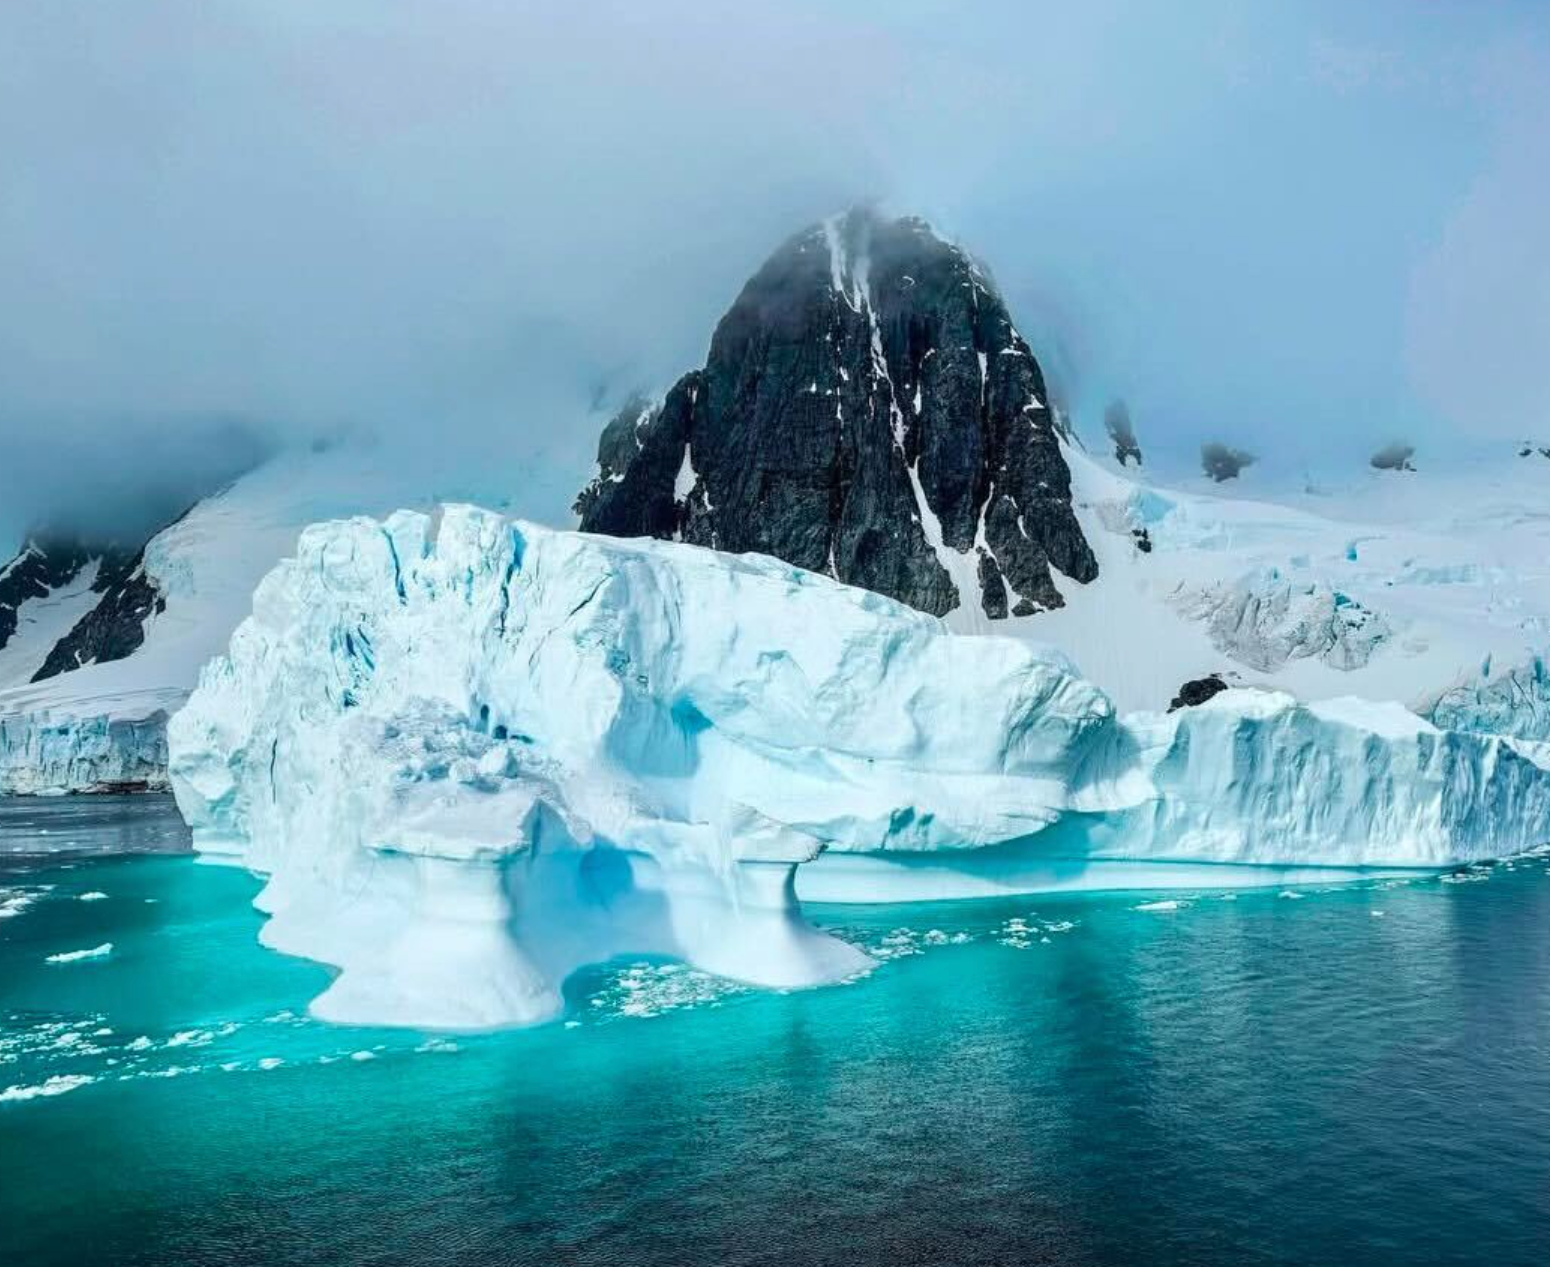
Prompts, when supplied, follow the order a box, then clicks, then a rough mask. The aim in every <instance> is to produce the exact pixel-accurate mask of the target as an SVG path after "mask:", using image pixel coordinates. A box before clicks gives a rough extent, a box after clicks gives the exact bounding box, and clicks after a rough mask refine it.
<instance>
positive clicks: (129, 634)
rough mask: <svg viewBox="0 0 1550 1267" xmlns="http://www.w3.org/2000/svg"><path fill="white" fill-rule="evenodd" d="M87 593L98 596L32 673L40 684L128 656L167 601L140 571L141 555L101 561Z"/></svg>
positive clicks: (120, 556)
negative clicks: (60, 675)
mask: <svg viewBox="0 0 1550 1267" xmlns="http://www.w3.org/2000/svg"><path fill="white" fill-rule="evenodd" d="M92 588H93V589H94V590H96V591H97V592H98V593H100V594H101V595H102V601H101V602H99V603H98V604H97V605H96V606H95V607H94V608H92V610H91V611H90V612H88V613H87V614H86V615H85V616H83V617H82V618H81V619H80V621H79V622H78V623H77V624H76V626H75V627H74V628H73V629H71V630H70V632H69V633H68V634H66V635H65V636H64V637H63V638H61V639H60V640H59V641H58V642H57V643H55V644H54V649H53V650H52V651H50V652H49V653H48V659H46V660H45V661H44V662H43V667H42V668H40V669H39V670H38V671H37V672H36V673H35V674H33V677H32V680H33V681H34V682H42V681H45V680H46V679H48V678H51V677H55V676H56V675H58V674H60V673H68V672H69V671H70V670H71V669H76V668H79V667H80V666H81V665H83V664H105V663H107V662H108V661H110V660H122V659H124V657H126V656H129V655H132V654H133V653H134V652H135V651H137V650H138V649H139V647H140V644H141V643H143V642H144V641H145V622H146V620H148V619H149V618H150V617H151V616H152V615H157V614H160V613H161V612H163V611H165V610H166V607H167V603H166V599H165V598H163V597H162V595H161V592H160V591H159V590H158V589H157V588H156V583H155V582H154V581H153V580H152V579H151V578H150V576H149V575H147V573H146V570H145V550H144V548H143V547H142V548H141V549H140V550H138V551H136V552H135V553H134V554H132V555H129V556H128V557H124V556H122V555H119V556H116V557H111V558H108V559H105V560H104V562H103V565H102V568H101V570H100V571H99V572H98V573H97V580H96V582H95V583H94V584H93V586H92Z"/></svg>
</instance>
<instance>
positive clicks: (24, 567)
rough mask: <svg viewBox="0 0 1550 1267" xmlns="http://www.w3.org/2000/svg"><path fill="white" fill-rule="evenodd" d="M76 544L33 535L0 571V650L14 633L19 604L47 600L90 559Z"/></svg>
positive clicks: (63, 538)
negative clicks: (34, 599)
mask: <svg viewBox="0 0 1550 1267" xmlns="http://www.w3.org/2000/svg"><path fill="white" fill-rule="evenodd" d="M92 557H93V556H92V552H91V550H90V549H89V548H88V547H87V546H86V545H85V544H84V543H83V542H80V541H76V540H72V539H71V538H69V537H66V536H59V535H55V534H50V533H42V532H40V533H34V534H33V535H31V536H29V537H28V538H27V541H26V542H25V543H24V544H23V546H22V548H21V549H20V550H19V551H18V552H17V554H16V557H15V558H14V559H12V560H11V561H10V562H9V563H8V564H6V565H5V567H4V568H0V651H3V650H4V649H5V646H6V644H7V643H8V642H10V640H11V638H12V636H13V635H14V634H15V633H16V625H17V616H18V613H19V612H20V610H21V607H22V604H23V603H25V602H27V601H28V600H29V599H33V598H47V597H48V596H49V594H51V593H52V592H53V591H54V590H57V589H60V588H62V587H63V586H66V585H68V584H69V583H70V582H71V581H73V580H75V578H76V577H77V576H79V575H80V573H81V569H82V568H84V567H86V566H87V564H89V563H90V562H91V560H92Z"/></svg>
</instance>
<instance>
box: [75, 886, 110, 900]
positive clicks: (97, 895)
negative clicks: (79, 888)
mask: <svg viewBox="0 0 1550 1267" xmlns="http://www.w3.org/2000/svg"><path fill="white" fill-rule="evenodd" d="M107 896H108V895H107V894H106V893H101V892H99V891H97V890H96V889H93V890H92V891H91V892H90V893H82V894H81V896H80V900H81V901H82V902H101V901H102V900H103V899H104V898H106V897H107Z"/></svg>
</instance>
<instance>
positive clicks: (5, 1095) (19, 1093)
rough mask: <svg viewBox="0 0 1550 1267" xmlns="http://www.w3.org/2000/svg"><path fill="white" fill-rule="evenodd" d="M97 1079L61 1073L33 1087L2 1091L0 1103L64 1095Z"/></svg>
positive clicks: (81, 1074)
mask: <svg viewBox="0 0 1550 1267" xmlns="http://www.w3.org/2000/svg"><path fill="white" fill-rule="evenodd" d="M95 1081H96V1079H95V1078H93V1077H92V1076H91V1075H90V1074H84V1073H61V1074H55V1075H54V1076H53V1077H52V1078H49V1079H47V1080H45V1081H43V1082H39V1083H35V1084H33V1085H32V1086H13V1087H7V1088H6V1089H5V1090H4V1091H0V1103H10V1102H14V1101H18V1100H35V1099H37V1098H38V1097H39V1096H46V1095H63V1094H64V1093H65V1092H66V1091H74V1090H75V1089H76V1088H77V1087H84V1086H86V1085H87V1084H88V1083H91V1082H95Z"/></svg>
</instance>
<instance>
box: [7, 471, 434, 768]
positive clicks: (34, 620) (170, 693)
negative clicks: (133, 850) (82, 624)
mask: <svg viewBox="0 0 1550 1267" xmlns="http://www.w3.org/2000/svg"><path fill="white" fill-rule="evenodd" d="M391 459H392V455H391V454H389V453H386V452H375V451H370V450H365V451H363V450H361V449H355V448H350V449H339V450H335V451H332V452H328V453H321V454H319V453H293V454H287V455H283V456H281V457H278V458H275V459H273V460H271V461H270V462H268V463H266V464H265V465H263V466H260V467H258V468H257V469H255V470H253V471H251V472H250V473H248V474H247V475H246V476H244V477H242V478H241V479H239V480H237V481H236V482H235V483H234V484H233V485H231V486H230V487H229V488H227V489H226V490H224V491H223V492H221V493H218V494H216V495H215V496H212V497H208V498H205V499H204V500H203V501H201V502H199V503H198V504H197V505H196V506H195V507H194V508H193V509H192V510H191V511H190V512H189V513H188V514H187V515H185V516H183V517H182V518H181V519H180V520H179V521H178V522H176V523H174V524H172V525H171V526H170V527H168V528H167V529H165V530H164V531H162V532H161V533H159V534H158V535H156V536H155V537H153V538H152V539H151V541H150V542H149V543H148V544H147V546H146V547H145V552H144V558H143V568H144V572H145V574H146V576H147V577H148V578H149V580H150V582H151V587H152V588H153V589H154V591H155V592H156V594H157V596H158V598H159V600H160V601H159V603H158V604H157V605H156V606H153V607H152V608H151V610H149V611H148V613H147V615H146V617H145V621H144V636H143V641H142V642H140V644H139V645H138V646H137V647H136V648H135V649H134V651H133V653H132V654H130V655H127V656H125V657H124V658H122V659H117V660H112V661H109V662H106V663H88V664H85V665H84V666H82V667H80V668H77V669H74V670H71V671H69V672H64V673H61V674H58V675H57V676H53V677H49V678H47V679H45V680H43V681H38V682H34V681H33V680H32V678H33V676H34V674H35V673H36V672H37V670H38V669H39V668H40V666H41V665H42V663H43V661H44V659H45V658H47V656H48V655H49V654H50V651H51V650H52V649H53V648H54V647H55V646H57V645H58V642H59V639H60V637H62V636H63V634H64V633H66V632H68V630H69V629H70V628H71V627H73V626H74V625H75V624H76V622H77V621H79V620H80V618H81V617H82V616H83V615H85V614H86V613H87V612H88V611H90V610H91V609H92V607H93V601H94V600H96V599H99V598H100V597H101V596H100V595H95V594H91V593H90V592H89V590H88V591H87V592H82V590H81V585H82V582H83V581H84V580H85V577H84V573H83V574H82V575H80V576H76V577H75V578H73V579H72V580H71V582H70V583H69V585H68V586H66V587H63V588H61V589H59V590H57V591H55V592H52V593H50V594H49V595H48V597H47V598H46V599H37V600H34V601H32V602H29V603H27V604H25V605H24V606H23V607H22V608H21V610H20V613H19V615H20V623H19V625H18V628H17V632H16V636H15V637H14V638H13V639H12V640H11V643H10V645H8V646H7V647H5V648H4V650H0V794H6V793H47V792H69V791H93V790H102V789H113V788H118V787H123V786H136V787H150V788H157V787H165V786H166V738H165V721H166V717H167V716H168V715H169V714H171V713H172V712H174V711H176V710H177V709H178V708H179V707H181V705H182V703H183V701H184V700H185V699H186V698H187V697H188V693H189V691H190V690H191V689H192V688H193V685H194V682H195V680H196V679H197V677H198V673H199V669H200V667H201V666H202V665H203V664H204V663H205V662H206V661H207V660H209V659H210V658H211V657H212V656H214V655H217V654H219V653H220V652H221V651H222V650H223V649H224V648H225V647H226V645H227V642H228V641H229V639H230V637H231V632H232V630H233V629H235V628H236V626H237V624H238V622H239V621H240V620H241V619H242V618H243V617H244V616H245V615H246V614H247V612H248V610H249V609H250V607H251V605H252V595H253V587H254V586H255V585H257V583H258V581H259V579H260V578H261V577H262V576H263V575H264V573H265V572H267V571H268V570H269V569H270V568H271V567H272V566H274V563H275V562H276V560H278V559H280V558H283V557H284V556H285V555H286V554H287V553H289V552H290V551H291V550H292V549H293V548H294V547H295V543H296V537H297V534H298V533H299V532H300V531H301V529H302V528H303V527H305V526H306V525H307V524H309V523H311V522H313V521H315V520H317V519H326V518H329V517H332V516H335V515H339V514H349V513H354V512H357V511H372V512H374V513H385V512H387V511H389V510H392V509H394V508H395V507H397V506H400V505H414V504H423V503H425V502H427V501H428V500H429V499H430V496H431V494H432V493H433V492H434V489H433V487H431V486H430V485H429V484H428V482H427V481H426V480H425V479H424V477H423V474H422V475H417V476H415V477H414V478H410V477H406V476H401V475H398V474H396V473H395V472H394V470H393V463H392V460H391ZM88 584H89V582H88ZM157 606H159V608H160V610H157V609H156V607H157Z"/></svg>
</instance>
